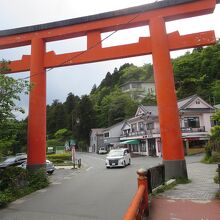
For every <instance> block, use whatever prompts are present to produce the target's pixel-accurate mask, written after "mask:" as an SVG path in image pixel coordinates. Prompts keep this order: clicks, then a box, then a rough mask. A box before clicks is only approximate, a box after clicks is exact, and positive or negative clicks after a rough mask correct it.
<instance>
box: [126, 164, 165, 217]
mask: <svg viewBox="0 0 220 220" xmlns="http://www.w3.org/2000/svg"><path fill="white" fill-rule="evenodd" d="M137 174H138V190H137V192H136V194H135V196H134V198H133V200H132V202H131V204H130V206H129V208H128V209H127V212H126V213H125V215H124V218H123V220H141V219H143V218H144V217H147V216H149V207H148V194H150V193H152V190H153V189H154V188H156V187H158V186H160V185H162V184H164V183H165V167H164V165H158V166H156V167H152V168H150V169H148V170H144V169H142V168H141V169H139V170H138V171H137Z"/></svg>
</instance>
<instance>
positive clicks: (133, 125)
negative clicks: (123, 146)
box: [131, 124, 137, 132]
mask: <svg viewBox="0 0 220 220" xmlns="http://www.w3.org/2000/svg"><path fill="white" fill-rule="evenodd" d="M136 131H137V124H131V132H136Z"/></svg>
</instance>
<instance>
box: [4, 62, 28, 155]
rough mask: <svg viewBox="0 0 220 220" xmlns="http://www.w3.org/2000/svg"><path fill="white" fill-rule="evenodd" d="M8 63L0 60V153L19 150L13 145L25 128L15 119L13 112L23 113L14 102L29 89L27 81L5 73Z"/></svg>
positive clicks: (16, 143) (16, 142)
mask: <svg viewBox="0 0 220 220" xmlns="http://www.w3.org/2000/svg"><path fill="white" fill-rule="evenodd" d="M8 64H9V62H7V61H4V60H3V61H1V62H0V154H4V155H7V154H10V153H13V152H16V151H17V150H20V149H17V150H16V149H15V146H16V145H19V137H21V136H23V135H22V132H23V133H25V131H24V130H23V129H26V128H25V127H22V126H23V125H22V123H19V122H18V121H16V120H15V115H14V114H15V112H21V113H24V110H23V109H22V108H21V107H19V106H18V105H17V104H16V103H17V101H19V100H20V94H21V93H23V92H24V93H28V91H29V90H30V86H29V82H28V81H25V80H15V79H13V78H12V77H8V76H6V75H5V73H7V72H8V71H9V69H8ZM21 129H22V130H21ZM20 144H22V143H20ZM23 144H24V143H23ZM13 146H14V147H13Z"/></svg>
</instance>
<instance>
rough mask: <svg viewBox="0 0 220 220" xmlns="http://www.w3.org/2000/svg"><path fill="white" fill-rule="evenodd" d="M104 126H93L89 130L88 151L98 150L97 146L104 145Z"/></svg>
mask: <svg viewBox="0 0 220 220" xmlns="http://www.w3.org/2000/svg"><path fill="white" fill-rule="evenodd" d="M103 131H104V128H93V129H92V130H91V132H90V146H89V152H90V153H92V152H96V153H97V152H98V150H99V148H100V147H102V146H103V145H104V141H103Z"/></svg>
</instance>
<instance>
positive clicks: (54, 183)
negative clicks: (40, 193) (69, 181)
mask: <svg viewBox="0 0 220 220" xmlns="http://www.w3.org/2000/svg"><path fill="white" fill-rule="evenodd" d="M51 184H52V185H59V184H61V182H53V183H51Z"/></svg>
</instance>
